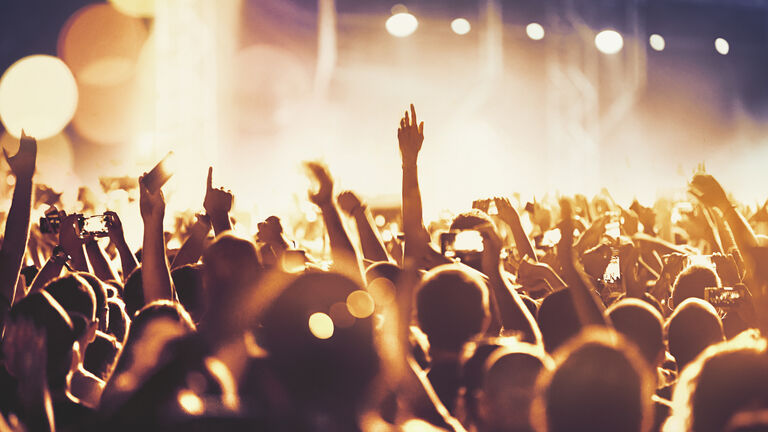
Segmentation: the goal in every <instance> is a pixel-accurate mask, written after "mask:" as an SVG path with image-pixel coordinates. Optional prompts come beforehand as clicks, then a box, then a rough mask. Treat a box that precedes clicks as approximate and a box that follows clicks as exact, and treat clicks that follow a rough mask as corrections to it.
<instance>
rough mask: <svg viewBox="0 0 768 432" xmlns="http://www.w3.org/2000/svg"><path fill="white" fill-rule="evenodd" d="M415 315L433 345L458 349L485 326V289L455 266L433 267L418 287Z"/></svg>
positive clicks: (486, 312)
mask: <svg viewBox="0 0 768 432" xmlns="http://www.w3.org/2000/svg"><path fill="white" fill-rule="evenodd" d="M416 316H417V319H418V321H419V327H420V328H421V329H422V330H423V331H424V334H426V335H427V338H428V339H429V344H430V346H431V347H432V348H441V349H445V350H450V351H453V352H459V351H460V350H461V347H462V346H463V345H464V343H465V342H467V341H468V340H470V339H471V338H472V337H474V336H477V335H479V334H481V333H483V332H485V330H486V329H487V328H488V324H489V321H490V313H489V309H488V288H487V287H486V285H485V282H483V281H482V280H481V279H479V278H477V277H476V276H475V275H473V274H470V273H468V272H466V271H463V270H462V269H460V268H459V267H457V266H455V265H451V264H446V265H442V266H439V267H436V268H434V269H432V270H431V271H430V272H429V273H427V275H426V277H425V278H424V280H423V281H422V283H421V285H420V286H419V287H418V288H417V291H416Z"/></svg>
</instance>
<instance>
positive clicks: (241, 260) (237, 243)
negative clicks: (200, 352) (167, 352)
mask: <svg viewBox="0 0 768 432" xmlns="http://www.w3.org/2000/svg"><path fill="white" fill-rule="evenodd" d="M261 273H262V266H261V264H260V263H259V259H258V254H257V252H256V246H255V245H254V244H253V243H252V242H250V241H248V240H245V239H242V238H239V237H236V236H235V235H233V234H230V233H224V234H222V235H220V236H218V237H216V239H215V240H214V241H213V243H211V245H210V246H208V248H207V249H206V250H205V252H204V253H203V279H204V284H205V290H204V291H205V292H206V293H207V294H208V295H207V298H206V299H205V303H206V308H207V312H206V315H205V317H204V319H203V322H201V323H200V324H201V330H204V333H210V334H216V335H217V336H218V337H224V338H227V337H229V336H232V334H231V332H232V331H234V330H235V329H236V328H237V327H238V326H237V325H236V323H234V322H233V321H239V320H241V319H242V317H240V316H238V315H236V314H233V312H234V311H238V310H239V309H240V308H238V305H239V304H240V303H241V302H242V301H243V300H244V299H245V298H247V297H248V296H249V294H250V292H251V291H252V290H253V289H254V286H255V284H256V283H257V282H258V280H259V277H260V276H261Z"/></svg>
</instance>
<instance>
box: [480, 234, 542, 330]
mask: <svg viewBox="0 0 768 432" xmlns="http://www.w3.org/2000/svg"><path fill="white" fill-rule="evenodd" d="M477 230H478V231H479V232H480V234H481V235H482V236H483V258H482V266H483V273H485V275H486V276H488V288H489V289H490V294H491V299H492V300H494V301H495V303H496V305H497V308H498V311H497V312H498V314H499V321H500V322H501V325H502V326H503V327H504V330H517V331H519V332H520V333H522V340H524V341H526V342H530V343H533V344H539V343H541V332H540V331H539V326H538V325H537V324H536V320H535V319H534V318H533V316H532V315H531V312H530V311H529V310H528V308H527V307H526V306H525V304H524V303H523V300H522V299H521V298H520V295H519V294H518V293H517V291H515V289H514V287H512V286H510V285H509V283H508V282H507V279H506V278H505V277H504V276H502V273H501V246H502V241H501V238H500V237H499V234H498V233H497V232H496V228H495V227H493V226H492V225H484V226H482V227H479V228H478V229H477Z"/></svg>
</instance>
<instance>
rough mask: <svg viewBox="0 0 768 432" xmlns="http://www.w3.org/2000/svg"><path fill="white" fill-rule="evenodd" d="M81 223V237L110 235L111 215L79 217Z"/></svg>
mask: <svg viewBox="0 0 768 432" xmlns="http://www.w3.org/2000/svg"><path fill="white" fill-rule="evenodd" d="M78 223H79V225H80V237H85V236H88V235H90V236H92V237H106V236H107V235H109V216H107V215H98V216H89V217H81V218H80V219H78Z"/></svg>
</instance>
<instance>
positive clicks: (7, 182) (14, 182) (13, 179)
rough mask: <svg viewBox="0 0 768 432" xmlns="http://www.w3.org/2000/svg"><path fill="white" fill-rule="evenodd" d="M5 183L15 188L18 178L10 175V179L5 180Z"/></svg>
mask: <svg viewBox="0 0 768 432" xmlns="http://www.w3.org/2000/svg"><path fill="white" fill-rule="evenodd" d="M5 183H6V184H7V185H8V186H13V185H15V184H16V176H13V175H11V174H8V177H6V178H5Z"/></svg>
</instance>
